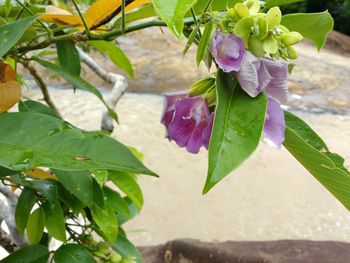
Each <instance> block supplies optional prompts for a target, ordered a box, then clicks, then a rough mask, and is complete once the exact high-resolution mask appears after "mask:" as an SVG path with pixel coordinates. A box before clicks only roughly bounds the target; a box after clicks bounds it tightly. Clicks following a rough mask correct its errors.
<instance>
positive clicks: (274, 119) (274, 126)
mask: <svg viewBox="0 0 350 263" xmlns="http://www.w3.org/2000/svg"><path fill="white" fill-rule="evenodd" d="M285 130H286V123H285V119H284V111H283V109H282V108H281V106H280V104H279V102H278V101H276V100H274V99H272V98H268V104H267V114H266V121H265V126H264V140H265V141H266V142H267V143H268V144H269V145H271V146H273V147H275V148H278V149H280V148H281V146H282V143H283V142H284V140H285V136H284V134H285Z"/></svg>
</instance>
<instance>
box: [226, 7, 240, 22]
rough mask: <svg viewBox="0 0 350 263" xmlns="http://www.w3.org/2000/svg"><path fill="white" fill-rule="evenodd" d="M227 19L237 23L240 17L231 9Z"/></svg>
mask: <svg viewBox="0 0 350 263" xmlns="http://www.w3.org/2000/svg"><path fill="white" fill-rule="evenodd" d="M227 17H228V18H230V19H231V20H232V21H234V22H237V21H238V20H239V19H240V17H239V15H238V14H237V12H236V10H235V9H234V8H230V9H229V10H228V11H227Z"/></svg>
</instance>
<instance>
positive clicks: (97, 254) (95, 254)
mask: <svg viewBox="0 0 350 263" xmlns="http://www.w3.org/2000/svg"><path fill="white" fill-rule="evenodd" d="M94 256H96V257H98V258H101V259H107V257H106V255H105V254H104V253H102V252H100V251H95V252H94Z"/></svg>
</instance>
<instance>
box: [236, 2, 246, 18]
mask: <svg viewBox="0 0 350 263" xmlns="http://www.w3.org/2000/svg"><path fill="white" fill-rule="evenodd" d="M234 8H235V11H236V12H237V14H238V15H239V16H240V17H241V18H246V17H248V16H249V9H248V7H247V6H246V5H245V4H243V3H237V4H235V7H234Z"/></svg>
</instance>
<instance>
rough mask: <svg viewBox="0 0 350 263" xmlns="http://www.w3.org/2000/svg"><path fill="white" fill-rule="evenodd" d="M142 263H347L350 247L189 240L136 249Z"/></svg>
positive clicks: (321, 243) (302, 242)
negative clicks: (141, 257)
mask: <svg viewBox="0 0 350 263" xmlns="http://www.w3.org/2000/svg"><path fill="white" fill-rule="evenodd" d="M140 251H141V253H142V256H143V259H144V263H348V262H349V258H350V244H349V243H345V242H333V241H308V240H282V241H266V242H234V241H228V242H223V243H206V242H200V241H196V240H191V239H179V240H175V241H170V242H168V243H166V244H165V245H160V246H154V247H142V248H140Z"/></svg>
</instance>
